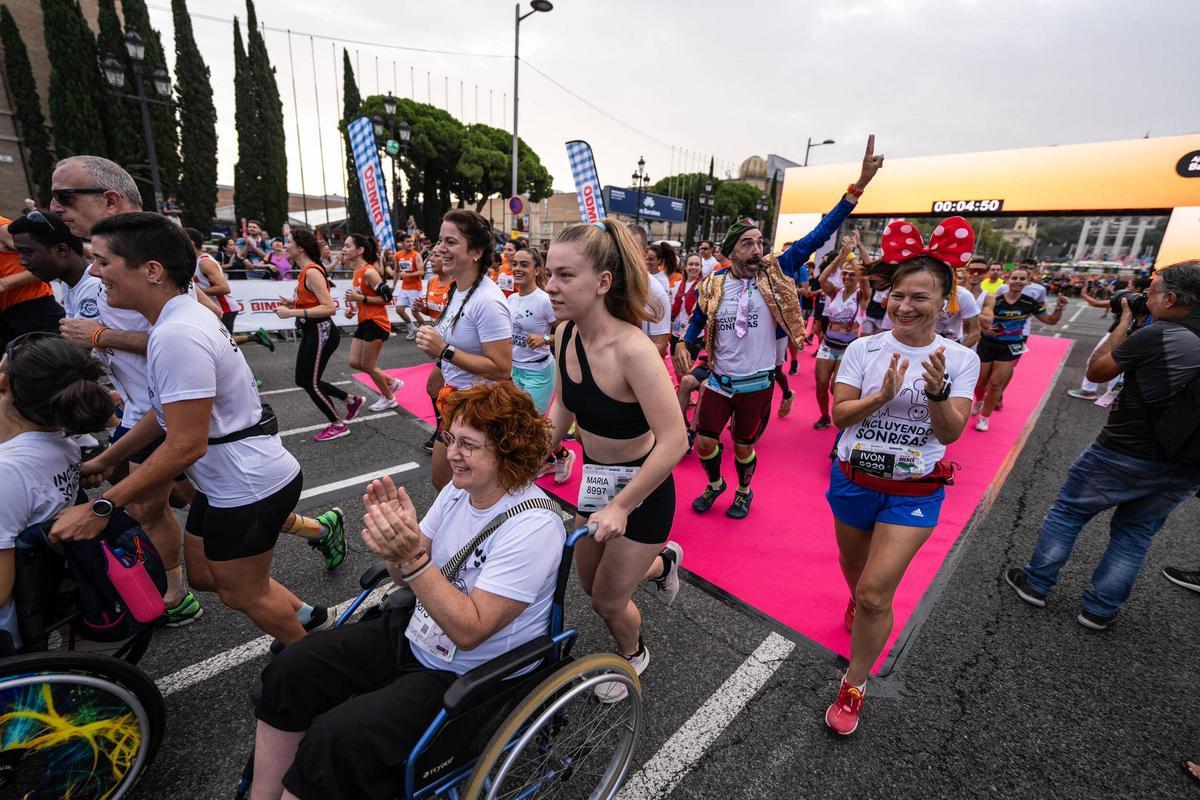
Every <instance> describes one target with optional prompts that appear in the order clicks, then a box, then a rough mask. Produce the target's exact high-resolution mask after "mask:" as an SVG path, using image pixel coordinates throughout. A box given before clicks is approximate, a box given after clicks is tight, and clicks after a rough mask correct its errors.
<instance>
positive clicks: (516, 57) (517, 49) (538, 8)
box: [509, 0, 554, 228]
mask: <svg viewBox="0 0 1200 800" xmlns="http://www.w3.org/2000/svg"><path fill="white" fill-rule="evenodd" d="M529 6H530V8H532V9H533V10H532V11H529V12H527V13H525V14H522V13H521V4H520V3H517V5H516V7H515V11H514V18H515V19H516V26H515V29H516V32H515V34H514V35H513V135H512V192H511V194H510V195H509V196H510V197H516V196H517V142H518V138H517V110H518V108H519V107H520V104H521V96H520V93H519V92H518V87H519V86H520V79H521V20H523V19H525V18H527V17H531V16H533V15H534V14H536V13H538V12H542V13H549V12H550V11H553V10H554V4H553V3H551V2H550V0H531V2H530V4H529ZM513 221H514V222H515V221H516V220H515V217H514V220H513ZM513 227H514V228H515V227H516V225H514V226H513Z"/></svg>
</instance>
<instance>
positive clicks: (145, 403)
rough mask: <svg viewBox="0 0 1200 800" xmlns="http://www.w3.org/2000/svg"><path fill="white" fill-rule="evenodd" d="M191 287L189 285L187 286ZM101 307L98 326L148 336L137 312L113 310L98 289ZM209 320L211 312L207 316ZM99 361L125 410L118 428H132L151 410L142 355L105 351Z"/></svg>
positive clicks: (146, 329) (100, 351)
mask: <svg viewBox="0 0 1200 800" xmlns="http://www.w3.org/2000/svg"><path fill="white" fill-rule="evenodd" d="M189 285H190V284H189ZM97 297H98V301H99V305H100V324H101V325H104V326H105V327H107V328H112V329H113V330H116V331H126V332H128V333H149V332H150V323H149V322H147V321H146V318H145V317H143V316H142V315H141V314H140V313H139V312H137V311H134V310H133V309H130V308H116V307H114V306H110V305H109V304H108V294H107V293H106V292H105V291H104V288H103V286H101V289H100V293H99V295H98V296H97ZM208 314H209V316H212V312H208ZM97 355H98V356H99V358H100V361H101V362H102V363H103V364H104V367H105V369H107V370H108V374H109V375H111V376H112V379H113V384H114V386H116V389H117V391H118V392H120V393H121V400H123V401H124V404H125V407H124V408H123V409H122V410H121V427H122V428H132V427H133V426H134V425H137V423H138V420H140V419H141V418H142V416H143V415H144V414H145V413H146V412H147V411H149V410H150V403H149V396H150V394H149V389H148V387H147V385H146V357H145V356H144V355H142V354H141V353H131V352H129V351H128V350H118V349H116V348H115V347H106V348H102V349H101V350H99V351H97Z"/></svg>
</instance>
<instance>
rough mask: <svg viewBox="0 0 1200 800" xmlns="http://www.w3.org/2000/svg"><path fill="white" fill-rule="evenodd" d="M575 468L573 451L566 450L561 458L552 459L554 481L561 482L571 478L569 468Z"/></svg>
mask: <svg viewBox="0 0 1200 800" xmlns="http://www.w3.org/2000/svg"><path fill="white" fill-rule="evenodd" d="M574 468H575V451H574V450H568V451H567V454H566V455H565V456H564V457H562V458H557V459H555V460H554V482H555V483H557V484H563V483H566V482H567V481H569V480H571V470H572V469H574Z"/></svg>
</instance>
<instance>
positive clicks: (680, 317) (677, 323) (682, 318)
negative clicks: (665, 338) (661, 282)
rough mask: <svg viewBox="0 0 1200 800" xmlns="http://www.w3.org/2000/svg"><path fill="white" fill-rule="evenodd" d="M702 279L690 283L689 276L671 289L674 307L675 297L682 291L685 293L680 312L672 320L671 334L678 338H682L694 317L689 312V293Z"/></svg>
mask: <svg viewBox="0 0 1200 800" xmlns="http://www.w3.org/2000/svg"><path fill="white" fill-rule="evenodd" d="M700 280H702V279H697V280H695V281H693V282H691V283H688V282H687V278H684V279H683V280H681V281H679V282H678V283H676V284H675V288H674V289H673V290H672V291H671V307H672V308H674V307H675V299H676V298H677V297H679V295H680V293H682V294H683V295H684V299H683V300H681V301H680V303H679V313H678V314H676V315H675V318H674V319H672V320H671V335H672V336H674V337H676V338H679V339H682V338H683V335H684V334H685V333H687V329H688V323H689V322H690V321H691V319H692V315H691V314H689V313H688V310H687V294H688V292H691V291H692V290H693V289H695V288H696V285H697V284H698V283H700Z"/></svg>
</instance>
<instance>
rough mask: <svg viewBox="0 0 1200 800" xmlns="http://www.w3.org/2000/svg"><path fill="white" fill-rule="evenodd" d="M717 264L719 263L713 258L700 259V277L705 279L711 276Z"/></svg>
mask: <svg viewBox="0 0 1200 800" xmlns="http://www.w3.org/2000/svg"><path fill="white" fill-rule="evenodd" d="M718 263H720V262H718V261H717V259H716V258H714V257H713V256H709V257H708V258H702V259H700V277H701V278H707V277H708V276H709V275H712V273H713V270H714V269H716V268H717V264H718Z"/></svg>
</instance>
